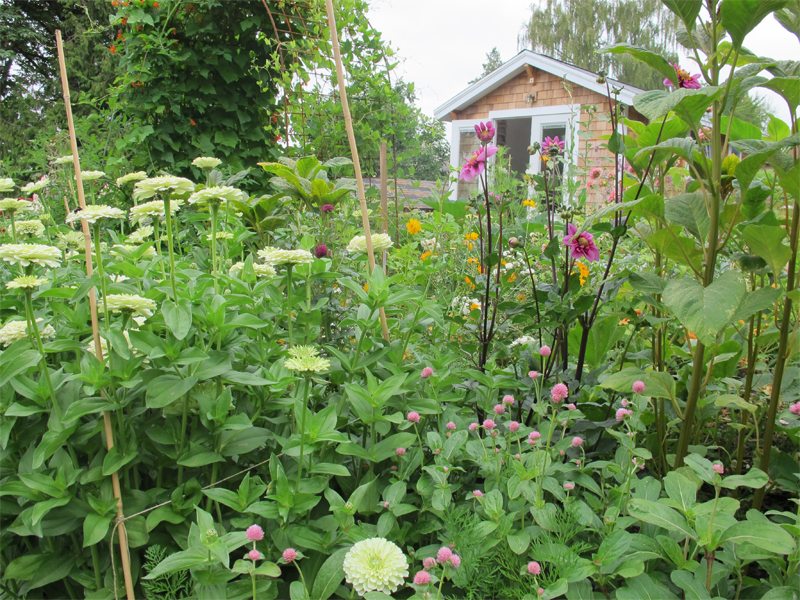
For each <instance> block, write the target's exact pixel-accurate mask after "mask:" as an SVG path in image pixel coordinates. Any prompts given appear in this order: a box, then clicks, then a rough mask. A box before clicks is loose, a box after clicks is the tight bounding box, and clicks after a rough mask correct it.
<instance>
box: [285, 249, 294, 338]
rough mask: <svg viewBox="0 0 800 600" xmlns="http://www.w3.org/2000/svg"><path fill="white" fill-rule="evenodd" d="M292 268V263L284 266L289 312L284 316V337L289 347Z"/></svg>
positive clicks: (290, 336)
mask: <svg viewBox="0 0 800 600" xmlns="http://www.w3.org/2000/svg"><path fill="white" fill-rule="evenodd" d="M293 266H294V265H292V263H289V264H288V265H286V300H287V304H288V305H289V306H288V308H289V310H288V312H287V314H286V336H287V338H288V339H287V340H286V344H287V346H290V347H291V345H292V326H293V323H292V321H293V320H294V319H293V318H292V267H293Z"/></svg>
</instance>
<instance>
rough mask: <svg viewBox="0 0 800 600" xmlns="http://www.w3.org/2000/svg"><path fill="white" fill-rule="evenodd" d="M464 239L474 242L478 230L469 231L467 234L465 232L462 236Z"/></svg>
mask: <svg viewBox="0 0 800 600" xmlns="http://www.w3.org/2000/svg"><path fill="white" fill-rule="evenodd" d="M464 239H465V240H469V241H472V242H474V241H475V240H477V239H478V232H477V231H470V232H469V233H468V234H466V235H465V236H464Z"/></svg>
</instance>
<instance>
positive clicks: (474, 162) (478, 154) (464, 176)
mask: <svg viewBox="0 0 800 600" xmlns="http://www.w3.org/2000/svg"><path fill="white" fill-rule="evenodd" d="M495 154H497V147H496V146H481V147H480V148H478V149H477V150H476V151H475V152H473V153H472V156H470V157H469V160H467V162H466V163H464V166H463V167H461V177H460V179H461V181H473V180H474V179H475V178H476V177H477V176H478V175H480V174H481V173H483V170H484V169H485V168H486V161H487V160H488V159H489V158H491V157H492V156H494V155H495Z"/></svg>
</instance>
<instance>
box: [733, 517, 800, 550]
mask: <svg viewBox="0 0 800 600" xmlns="http://www.w3.org/2000/svg"><path fill="white" fill-rule="evenodd" d="M725 542H731V543H733V544H751V545H753V546H755V547H756V548H761V549H762V550H766V551H767V552H774V553H775V554H790V553H791V552H793V551H794V548H795V541H794V539H792V536H791V534H789V532H787V531H786V530H785V529H783V528H782V527H781V526H779V525H776V524H775V523H773V522H772V521H767V520H766V519H763V520H762V519H758V520H757V521H756V520H749V521H740V522H739V523H736V524H735V525H731V526H730V527H728V529H726V530H725V532H724V533H723V534H722V538H721V539H720V543H721V544H724V543H725Z"/></svg>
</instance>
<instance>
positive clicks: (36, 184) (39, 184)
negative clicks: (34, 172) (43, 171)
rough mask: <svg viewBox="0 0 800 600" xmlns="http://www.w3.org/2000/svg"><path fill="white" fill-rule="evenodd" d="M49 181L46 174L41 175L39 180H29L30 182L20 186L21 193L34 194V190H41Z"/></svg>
mask: <svg viewBox="0 0 800 600" xmlns="http://www.w3.org/2000/svg"><path fill="white" fill-rule="evenodd" d="M49 183H50V178H49V177H47V176H43V177H42V178H41V179H39V181H31V182H30V183H26V184H25V185H23V186H22V188H21V189H22V193H23V194H26V195H28V196H30V195H31V194H35V193H36V192H40V191H42V190H43V189H44V188H46V187H47V186H48V184H49Z"/></svg>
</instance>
